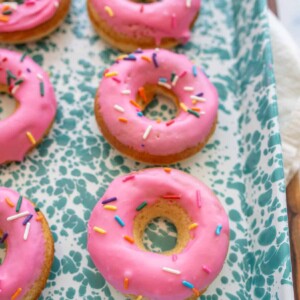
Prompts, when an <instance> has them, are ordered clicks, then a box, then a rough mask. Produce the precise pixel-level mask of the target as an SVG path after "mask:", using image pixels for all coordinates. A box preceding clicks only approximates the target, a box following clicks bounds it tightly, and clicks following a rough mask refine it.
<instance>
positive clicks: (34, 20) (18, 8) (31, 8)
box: [0, 0, 62, 32]
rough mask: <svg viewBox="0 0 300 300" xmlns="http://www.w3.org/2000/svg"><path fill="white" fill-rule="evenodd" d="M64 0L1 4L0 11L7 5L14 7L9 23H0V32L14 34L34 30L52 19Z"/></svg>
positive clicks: (38, 0) (30, 0) (33, 0)
mask: <svg viewBox="0 0 300 300" xmlns="http://www.w3.org/2000/svg"><path fill="white" fill-rule="evenodd" d="M61 1H62V0H25V1H24V3H23V4H19V5H15V3H14V4H12V3H2V4H0V11H2V7H3V6H5V5H10V6H11V7H12V11H13V13H12V14H11V15H9V20H8V22H2V21H0V32H14V31H22V30H27V29H32V28H34V27H37V26H38V25H41V24H42V23H44V22H46V21H48V20H49V19H51V18H52V17H53V16H54V14H55V12H56V10H57V7H58V6H59V3H60V2H61Z"/></svg>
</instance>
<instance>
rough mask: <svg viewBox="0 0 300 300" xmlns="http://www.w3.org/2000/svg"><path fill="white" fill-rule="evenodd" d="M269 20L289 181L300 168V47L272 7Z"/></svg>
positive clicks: (284, 154)
mask: <svg viewBox="0 0 300 300" xmlns="http://www.w3.org/2000/svg"><path fill="white" fill-rule="evenodd" d="M269 22H270V31H271V38H272V48H273V57H274V70H275V77H276V81H277V94H278V108H279V123H280V129H281V139H282V149H283V158H284V172H285V178H286V183H287V184H288V183H289V182H290V180H291V179H292V178H293V176H294V175H295V173H296V172H297V171H298V170H299V168H300V50H299V48H298V47H297V45H296V43H295V42H294V40H293V38H292V37H291V36H290V34H289V33H288V31H287V30H286V29H285V28H284V27H283V25H282V24H281V23H280V21H279V20H278V19H277V18H276V16H275V15H274V14H273V13H272V12H271V11H270V12H269Z"/></svg>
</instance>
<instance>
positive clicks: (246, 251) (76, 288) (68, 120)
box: [0, 0, 293, 300]
mask: <svg viewBox="0 0 300 300" xmlns="http://www.w3.org/2000/svg"><path fill="white" fill-rule="evenodd" d="M178 1H179V0H178ZM180 1H181V0H180ZM10 48H11V49H17V50H20V51H25V50H26V51H28V53H29V55H31V56H32V57H33V58H34V60H35V61H37V62H38V63H39V64H40V65H42V66H43V67H44V68H45V69H46V70H49V71H50V73H51V78H52V82H53V84H54V86H55V90H56V94H57V98H58V102H59V106H58V112H57V117H56V121H55V124H54V126H53V129H52V131H51V132H50V134H49V135H48V136H47V138H45V139H44V141H43V143H42V144H41V145H40V146H39V147H38V148H37V149H36V150H34V151H33V152H32V153H30V155H28V156H27V158H26V159H25V160H24V161H23V162H22V163H12V164H10V165H7V166H2V167H0V184H1V185H4V186H7V187H11V188H13V189H16V190H18V191H19V192H20V193H21V194H23V195H26V196H27V197H28V198H30V199H32V201H34V202H35V203H37V204H38V205H39V206H40V207H41V208H42V209H43V211H44V212H45V214H46V216H47V218H48V220H49V223H50V226H51V230H52V232H53V236H54V239H55V247H56V253H55V259H54V264H53V267H52V271H51V274H50V278H49V280H48V284H47V287H46V289H45V290H44V292H43V294H42V296H41V297H40V299H42V300H46V299H47V300H50V299H59V300H62V299H64V300H65V299H87V300H92V299H93V300H96V299H101V300H106V299H110V300H121V299H125V297H124V296H122V295H120V294H119V293H118V292H117V291H116V290H115V289H114V288H112V287H111V286H109V285H107V284H106V282H105V280H104V279H103V277H102V276H101V275H100V274H99V273H98V272H97V270H96V269H95V267H94V265H93V263H92V261H91V259H90V257H89V255H88V252H87V250H86V241H87V233H86V226H87V221H88V219H89V216H90V213H91V210H92V209H93V207H94V206H95V204H96V202H97V201H98V199H99V198H100V197H101V196H102V195H103V193H104V191H105V189H106V188H107V186H108V185H109V183H110V182H111V181H112V180H113V179H114V178H115V177H116V176H118V175H121V174H125V173H128V172H130V171H132V170H139V169H142V168H144V167H149V166H148V165H144V164H141V163H138V162H135V161H133V160H131V159H128V158H125V157H124V156H123V155H122V154H120V153H119V152H117V151H116V150H114V149H112V148H111V147H110V146H109V145H108V143H107V142H106V141H105V140H104V138H103V137H102V135H101V134H100V133H99V131H98V129H97V126H96V123H95V119H94V114H93V100H94V96H95V91H96V88H97V85H98V82H99V80H100V78H101V76H102V74H103V71H104V70H105V68H107V67H108V66H109V65H110V64H111V63H112V62H113V61H114V59H115V58H116V56H117V55H118V54H119V52H118V51H116V50H113V49H111V48H110V47H109V46H107V45H105V44H104V43H103V42H102V41H101V40H100V38H99V37H98V36H97V35H96V34H95V33H94V31H93V30H92V29H91V25H90V22H89V20H88V17H87V13H86V8H85V1H84V0H76V1H73V5H72V10H71V12H70V14H69V16H68V18H67V19H66V21H65V22H64V24H63V26H61V27H60V29H59V30H58V31H57V32H55V33H54V34H52V35H51V36H50V37H48V38H46V39H43V40H41V41H39V42H37V43H33V44H29V45H26V46H24V45H23V46H18V47H14V46H11V47H10ZM176 51H177V52H180V53H185V54H186V55H187V56H188V57H189V58H190V59H191V60H194V61H195V63H196V64H198V65H201V66H203V69H204V70H205V71H206V72H207V74H208V75H209V76H210V78H211V80H212V81H213V83H214V84H215V85H216V87H217V89H218V91H219V95H220V105H219V122H218V126H217V130H216V133H215V134H214V136H213V137H212V139H211V140H210V141H209V143H208V145H207V146H206V147H205V148H204V150H203V151H202V152H201V153H199V154H197V155H195V156H194V157H193V158H191V159H189V160H186V161H183V162H181V163H177V164H174V165H173V167H174V168H178V169H181V170H184V171H185V172H188V173H191V174H193V175H194V176H196V177H198V178H199V179H201V180H202V181H204V182H205V183H206V184H208V185H209V186H211V187H212V189H213V190H214V192H215V193H216V195H217V196H218V197H219V199H220V201H221V202H222V203H223V204H224V206H225V208H226V211H227V212H228V214H229V218H230V226H231V236H230V239H231V241H230V248H229V253H228V257H227V260H226V263H225V266H224V269H223V270H222V272H221V274H220V275H219V277H218V278H217V279H216V281H215V282H214V283H213V284H212V285H211V286H210V287H209V289H208V291H207V292H206V294H205V295H204V296H202V297H201V299H203V300H204V299H205V300H221V299H222V300H223V299H230V300H237V299H245V300H248V299H264V300H268V299H292V293H293V288H292V279H291V265H290V255H289V250H290V248H289V238H288V225H287V210H286V204H285V186H284V178H283V169H282V152H281V146H280V135H279V128H278V122H277V104H276V93H275V83H274V75H273V64H272V54H271V45H270V37H269V30H268V23H267V18H266V4H265V1H260V0H253V1H238V0H237V1H229V0H216V1H209V0H203V5H202V11H201V14H200V17H199V19H198V21H197V23H196V25H195V28H194V30H193V36H192V40H191V41H190V42H189V43H188V44H187V45H185V46H184V47H178V48H177V49H176ZM0 98H1V97H0ZM0 106H1V104H0ZM163 109H165V108H163ZM150 110H151V109H150ZM0 113H1V111H0ZM150 114H152V113H151V112H150ZM191 130H192V129H191ZM157 228H158V227H157V226H156V225H155V224H153V226H152V227H150V228H149V230H150V231H149V235H154V236H155V235H156V236H158V237H159V236H161V235H163V234H165V233H164V230H160V231H158V230H157ZM163 228H169V227H168V225H165V227H163ZM171 231H172V230H171ZM170 235H171V236H172V233H171V234H170ZM173 236H174V235H173ZM150 244H151V243H150ZM150 246H151V245H150ZM152 246H153V245H152ZM208 251H209V249H208Z"/></svg>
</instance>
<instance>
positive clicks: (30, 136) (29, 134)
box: [26, 131, 36, 145]
mask: <svg viewBox="0 0 300 300" xmlns="http://www.w3.org/2000/svg"><path fill="white" fill-rule="evenodd" d="M26 135H27V137H28V139H29V140H30V142H31V144H32V145H36V140H35V138H34V137H33V135H32V133H31V132H30V131H27V132H26Z"/></svg>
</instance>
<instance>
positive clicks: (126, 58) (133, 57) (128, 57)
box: [123, 54, 136, 60]
mask: <svg viewBox="0 0 300 300" xmlns="http://www.w3.org/2000/svg"><path fill="white" fill-rule="evenodd" d="M123 60H136V57H135V56H134V55H133V54H129V55H128V56H126V57H124V59H123Z"/></svg>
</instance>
